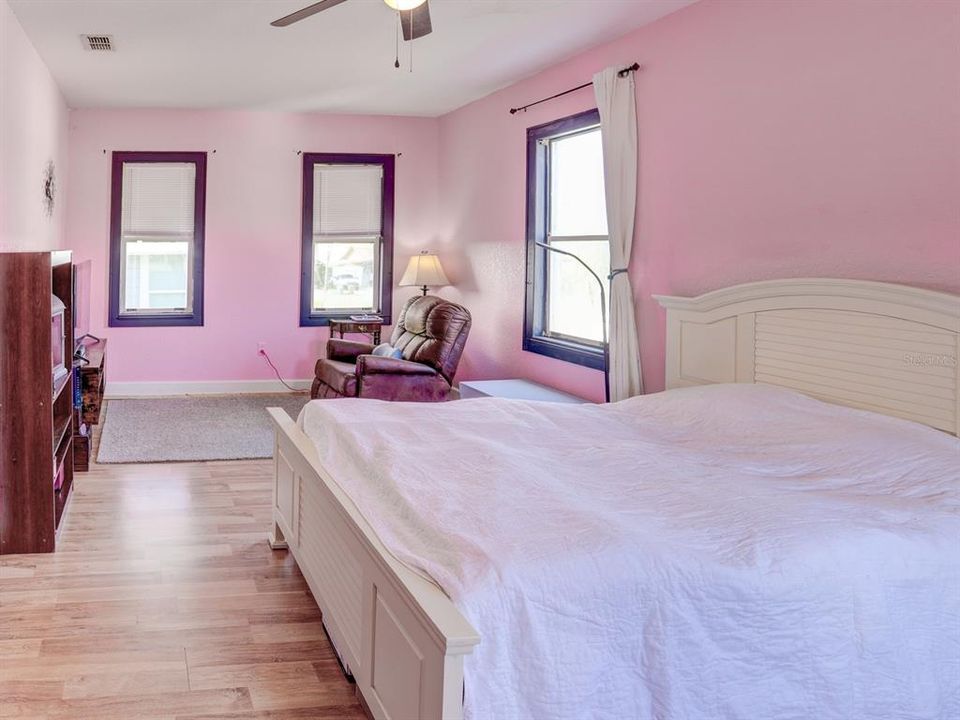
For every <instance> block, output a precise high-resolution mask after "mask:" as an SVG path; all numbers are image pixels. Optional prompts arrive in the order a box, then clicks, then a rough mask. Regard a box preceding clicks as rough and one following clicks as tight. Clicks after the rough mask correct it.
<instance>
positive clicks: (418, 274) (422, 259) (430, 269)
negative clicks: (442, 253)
mask: <svg viewBox="0 0 960 720" xmlns="http://www.w3.org/2000/svg"><path fill="white" fill-rule="evenodd" d="M449 284H450V281H449V280H447V276H446V274H445V273H444V272H443V268H442V267H441V266H440V258H438V257H437V256H436V255H435V254H434V253H431V252H427V251H426V250H424V251H423V252H422V253H420V254H419V255H414V256H413V257H412V258H410V262H409V263H407V269H406V270H405V271H404V273H403V277H402V278H400V285H401V286H404V285H417V286H419V287H437V286H440V285H449Z"/></svg>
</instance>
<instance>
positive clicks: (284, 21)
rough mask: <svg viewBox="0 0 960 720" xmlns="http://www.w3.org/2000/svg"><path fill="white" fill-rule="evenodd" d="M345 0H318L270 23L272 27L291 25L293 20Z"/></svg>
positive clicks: (303, 17) (314, 13) (306, 16)
mask: <svg viewBox="0 0 960 720" xmlns="http://www.w3.org/2000/svg"><path fill="white" fill-rule="evenodd" d="M346 1H347V0H320V2H317V3H314V4H313V5H308V6H307V7H305V8H303V9H301V10H297V11H296V12H294V13H290V14H289V15H285V16H283V17H282V18H280V19H279V20H274V21H273V22H272V23H270V24H271V25H273V27H286V26H287V25H293V24H294V23H295V22H300V21H301V20H305V19H306V18H308V17H310V16H311V15H316V14H317V13H318V12H320V11H322V10H329V9H330V8H332V7H333V6H334V5H339V4H340V3H342V2H346Z"/></svg>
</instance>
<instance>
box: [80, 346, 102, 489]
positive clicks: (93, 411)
mask: <svg viewBox="0 0 960 720" xmlns="http://www.w3.org/2000/svg"><path fill="white" fill-rule="evenodd" d="M83 349H84V355H83V357H84V359H83V360H79V361H78V367H77V371H76V378H75V381H79V385H78V388H77V390H78V392H79V398H80V406H79V407H77V408H76V409H75V410H74V417H73V466H74V470H76V471H78V472H86V471H87V470H89V469H90V436H91V435H92V433H93V426H94V425H97V424H99V422H100V410H101V408H102V407H103V392H104V389H105V388H106V353H107V341H106V339H101V340H97V341H96V342H84V343H83Z"/></svg>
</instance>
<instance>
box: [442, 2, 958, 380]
mask: <svg viewBox="0 0 960 720" xmlns="http://www.w3.org/2000/svg"><path fill="white" fill-rule="evenodd" d="M633 61H637V62H640V63H641V64H643V66H644V69H643V71H642V72H641V73H639V74H638V75H637V98H638V100H637V104H638V117H639V126H640V168H641V171H640V183H639V184H640V189H639V204H638V218H639V223H638V229H637V234H636V238H635V243H634V252H633V258H632V266H631V277H632V280H633V283H634V289H635V292H636V298H637V309H638V319H639V323H640V337H641V344H642V359H643V365H644V380H645V383H646V386H647V389H648V390H658V389H661V388H662V387H663V377H664V339H663V337H664V326H665V316H664V313H663V311H662V310H661V309H660V308H659V306H657V305H656V303H655V301H653V299H652V298H651V294H653V293H667V294H677V295H693V294H699V293H702V292H705V291H708V290H712V289H715V288H719V287H724V286H727V285H731V284H735V283H741V282H748V281H753V280H762V279H769V278H781V277H800V276H832V277H849V278H862V279H871V280H882V281H889V282H900V283H906V284H913V285H919V286H923V287H929V288H933V289H940V290H946V291H951V292H960V4H958V3H955V2H940V1H938V0H932V1H929V0H886V1H884V2H875V1H873V0H863V1H860V0H802V1H800V0H779V1H778V2H750V1H744V2H740V1H738V0H705V1H703V2H700V3H698V4H695V5H693V6H690V7H688V8H686V9H684V10H681V11H679V12H677V13H675V14H673V15H669V16H667V17H665V18H663V19H661V20H659V21H657V22H655V23H653V24H651V25H648V26H646V27H644V28H641V29H640V30H638V31H636V32H633V33H631V34H630V35H627V36H625V37H623V38H621V39H620V40H617V41H615V42H612V43H609V44H606V45H603V46H600V47H597V48H594V49H592V50H590V51H588V52H586V53H583V54H581V55H579V56H576V57H574V58H572V59H570V60H569V61H566V62H564V63H561V64H559V65H557V66H555V67H554V68H552V69H550V70H549V71H547V72H543V73H541V74H539V75H536V76H534V77H532V78H529V79H526V80H524V81H521V82H519V83H517V84H515V85H512V86H510V87H508V88H506V89H504V90H501V91H499V92H497V93H495V94H493V95H491V96H488V97H486V98H484V99H482V100H479V101H477V102H474V103H472V104H470V105H467V106H465V107H463V108H461V109H459V110H456V111H454V112H453V113H450V114H449V115H446V116H444V117H442V118H441V119H440V159H441V165H440V187H441V188H442V196H441V218H440V226H439V229H440V233H439V234H440V236H441V237H442V238H443V239H444V240H445V242H446V246H445V247H442V248H441V250H442V251H443V252H445V253H446V255H445V262H447V264H448V265H449V266H450V275H451V276H453V277H456V279H457V280H458V284H457V287H456V288H455V289H452V290H450V291H449V294H450V295H451V296H455V297H456V298H458V299H459V300H461V301H462V302H463V303H464V304H466V305H467V306H468V307H469V308H470V309H471V310H472V311H473V314H474V329H473V333H472V336H471V338H470V342H469V343H468V349H467V353H466V356H465V360H464V365H463V371H462V377H465V378H466V377H475V378H481V377H482V378H495V377H504V376H521V377H528V378H532V379H536V380H540V381H542V382H545V383H548V384H551V385H554V386H556V387H559V388H562V389H565V390H568V391H570V392H574V393H577V394H580V395H584V396H587V397H591V398H596V399H599V398H601V397H602V380H601V376H600V374H599V373H598V372H595V371H591V370H587V369H584V368H581V367H578V366H576V365H571V364H568V363H563V362H559V361H556V360H552V359H549V358H545V357H542V356H540V355H534V354H531V353H525V352H522V351H521V349H520V348H521V334H522V318H523V311H522V308H523V297H524V213H525V206H524V193H525V190H524V187H525V175H524V168H525V154H524V148H525V131H526V128H527V127H529V126H532V125H537V124H540V123H543V122H547V121H549V120H553V119H555V118H558V117H563V116H565V115H569V114H572V113H574V112H578V111H581V110H584V109H587V108H590V107H594V106H595V103H594V101H593V97H592V92H591V91H590V90H589V89H587V90H583V91H580V92H578V93H575V94H573V95H570V96H567V97H564V98H562V99H559V100H556V101H552V102H549V103H544V104H543V105H540V106H537V107H536V108H532V109H531V110H530V111H529V112H527V113H520V114H518V115H514V116H511V115H510V114H508V112H507V110H508V108H510V107H512V106H519V105H522V104H525V103H527V102H530V101H532V100H537V99H539V98H541V97H545V96H548V95H551V94H553V93H556V92H558V91H561V90H565V89H567V88H569V87H571V86H574V85H578V84H580V83H582V82H585V81H587V80H589V79H590V78H591V76H592V75H593V73H595V72H596V71H598V70H600V69H602V68H603V67H605V66H608V65H614V64H618V65H626V64H629V63H631V62H633Z"/></svg>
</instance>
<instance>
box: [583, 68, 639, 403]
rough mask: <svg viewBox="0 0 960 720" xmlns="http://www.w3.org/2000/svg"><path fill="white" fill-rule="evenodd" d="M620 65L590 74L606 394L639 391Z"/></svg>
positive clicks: (633, 120)
mask: <svg viewBox="0 0 960 720" xmlns="http://www.w3.org/2000/svg"><path fill="white" fill-rule="evenodd" d="M622 67H623V66H622V65H619V66H616V67H609V68H607V69H606V70H603V71H602V72H599V73H597V74H596V75H594V76H593V91H594V94H595V95H596V98H597V108H598V109H599V111H600V134H601V137H602V139H603V181H604V184H605V186H606V194H607V229H608V232H609V234H610V269H611V272H612V273H615V274H614V276H613V278H612V279H611V280H610V400H611V402H616V401H617V400H623V399H624V398H628V397H631V396H633V395H639V394H640V393H642V392H643V376H642V375H641V373H640V341H639V339H638V337H637V321H636V317H635V312H634V306H633V287H632V286H631V284H630V275H629V274H628V273H627V272H617V271H618V270H626V269H627V266H628V265H629V263H630V249H631V248H632V247H633V224H634V214H635V211H636V204H637V108H636V102H635V100H634V97H635V93H634V88H635V86H634V73H632V72H629V73H627V74H626V75H624V76H623V77H620V76H619V74H618V73H619V71H620V69H621V68H622Z"/></svg>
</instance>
